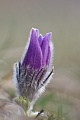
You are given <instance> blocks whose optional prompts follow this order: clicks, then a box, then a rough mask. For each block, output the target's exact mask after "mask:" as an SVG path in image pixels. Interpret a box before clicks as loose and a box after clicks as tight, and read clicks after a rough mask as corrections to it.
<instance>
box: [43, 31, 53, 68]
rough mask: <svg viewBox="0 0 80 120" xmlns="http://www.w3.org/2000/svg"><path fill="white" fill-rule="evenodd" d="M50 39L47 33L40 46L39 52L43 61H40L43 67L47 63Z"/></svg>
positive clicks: (49, 34)
mask: <svg viewBox="0 0 80 120" xmlns="http://www.w3.org/2000/svg"><path fill="white" fill-rule="evenodd" d="M50 38H51V33H47V34H46V35H45V37H44V38H43V41H42V45H41V50H42V55H43V60H42V65H43V66H45V65H46V64H47V63H48V61H49V60H48V58H47V57H48V54H50V53H49V48H48V47H49V42H50Z"/></svg>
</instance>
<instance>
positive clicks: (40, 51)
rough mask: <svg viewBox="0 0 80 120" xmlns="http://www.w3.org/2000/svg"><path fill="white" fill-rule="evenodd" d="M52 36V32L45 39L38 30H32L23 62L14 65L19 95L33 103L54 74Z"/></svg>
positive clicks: (15, 81)
mask: <svg viewBox="0 0 80 120" xmlns="http://www.w3.org/2000/svg"><path fill="white" fill-rule="evenodd" d="M51 36H52V34H51V32H50V33H46V35H45V36H44V37H43V36H42V35H41V34H39V30H38V29H34V28H32V30H31V33H30V38H29V45H27V46H26V48H25V52H24V54H23V57H22V59H21V61H20V62H17V63H15V64H14V83H15V85H16V89H17V93H18V95H19V96H20V95H21V96H25V97H26V98H28V99H29V101H30V102H33V103H34V102H35V101H36V100H37V98H38V97H39V95H40V94H41V93H42V92H43V91H44V89H45V86H46V85H47V84H48V83H49V81H50V79H51V77H52V74H53V68H52V66H51V64H52V56H53V44H52V41H51V38H52V37H51Z"/></svg>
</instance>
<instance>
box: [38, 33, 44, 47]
mask: <svg viewBox="0 0 80 120" xmlns="http://www.w3.org/2000/svg"><path fill="white" fill-rule="evenodd" d="M38 41H39V44H40V46H41V44H42V41H43V36H42V35H41V34H40V35H39V38H38Z"/></svg>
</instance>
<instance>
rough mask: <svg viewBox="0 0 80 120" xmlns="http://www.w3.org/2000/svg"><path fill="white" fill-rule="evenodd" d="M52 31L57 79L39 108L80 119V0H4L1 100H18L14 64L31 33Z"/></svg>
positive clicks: (0, 47) (0, 45)
mask: <svg viewBox="0 0 80 120" xmlns="http://www.w3.org/2000/svg"><path fill="white" fill-rule="evenodd" d="M32 27H35V28H38V29H39V30H40V32H41V33H42V34H43V35H45V33H46V32H50V31H51V32H52V33H53V36H52V39H53V43H54V62H53V63H54V67H55V69H54V73H55V74H54V76H53V79H52V81H51V83H50V84H49V85H48V87H47V90H46V92H45V93H44V94H43V95H42V97H41V98H40V99H39V100H38V102H37V105H36V109H38V110H40V109H41V108H44V110H47V109H48V110H51V111H53V112H57V108H59V106H62V107H60V108H59V109H62V111H63V114H64V115H65V114H67V115H68V117H69V118H70V120H80V53H79V52H80V0H0V98H4V99H12V98H13V97H14V94H15V92H14V85H13V78H12V74H13V64H14V63H15V62H16V61H18V60H20V58H21V56H22V53H23V50H24V47H25V45H26V42H27V40H28V36H29V32H30V30H31V28H32Z"/></svg>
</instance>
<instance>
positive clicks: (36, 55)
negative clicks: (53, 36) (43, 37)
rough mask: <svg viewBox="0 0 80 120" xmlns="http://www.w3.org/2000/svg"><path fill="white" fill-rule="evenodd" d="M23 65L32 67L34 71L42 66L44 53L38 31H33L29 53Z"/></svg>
mask: <svg viewBox="0 0 80 120" xmlns="http://www.w3.org/2000/svg"><path fill="white" fill-rule="evenodd" d="M22 65H24V66H26V65H30V66H31V67H32V68H34V69H39V68H41V66H42V51H41V47H40V45H39V41H38V30H36V29H34V28H33V29H32V31H31V36H30V44H29V47H28V51H27V53H26V55H25V57H24V60H23V63H22Z"/></svg>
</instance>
